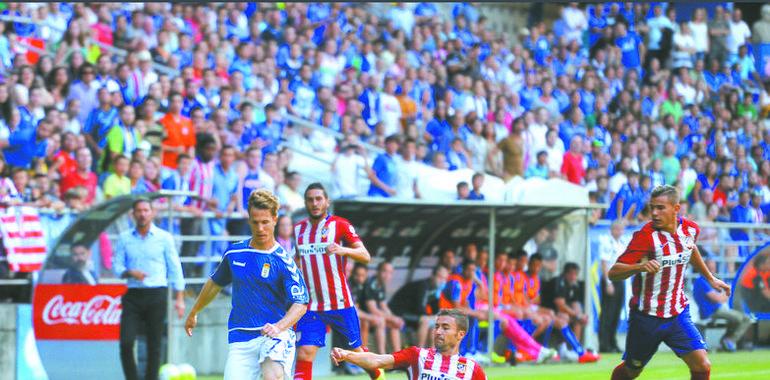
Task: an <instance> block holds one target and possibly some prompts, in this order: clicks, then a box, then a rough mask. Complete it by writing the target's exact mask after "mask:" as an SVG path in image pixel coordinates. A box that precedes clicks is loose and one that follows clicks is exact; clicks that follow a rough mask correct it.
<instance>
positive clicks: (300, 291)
mask: <svg viewBox="0 0 770 380" xmlns="http://www.w3.org/2000/svg"><path fill="white" fill-rule="evenodd" d="M249 243H250V240H244V241H241V242H238V243H235V244H232V245H231V246H230V247H229V248H228V249H227V251H225V254H224V256H223V257H222V261H221V262H220V263H219V266H217V268H216V269H215V270H214V272H213V273H212V274H211V280H212V281H214V283H216V284H217V285H219V286H227V285H229V284H232V285H233V290H232V310H231V311H230V319H229V321H228V324H227V327H228V341H229V342H230V343H233V342H245V341H249V340H251V339H254V338H256V337H258V336H260V335H261V333H260V332H259V330H260V328H261V327H262V326H264V325H265V324H266V323H276V322H278V321H279V320H280V319H281V318H283V316H284V315H286V311H287V310H289V307H291V305H292V304H295V303H299V304H307V303H308V301H309V297H308V292H307V288H306V286H305V280H303V279H302V274H301V273H300V271H299V269H298V268H297V265H296V264H295V263H294V260H293V259H292V257H291V256H290V255H289V254H288V253H286V251H284V249H283V248H281V246H280V245H278V244H275V245H274V246H273V248H271V249H270V250H269V251H260V250H256V249H254V248H252V247H251V246H249Z"/></svg>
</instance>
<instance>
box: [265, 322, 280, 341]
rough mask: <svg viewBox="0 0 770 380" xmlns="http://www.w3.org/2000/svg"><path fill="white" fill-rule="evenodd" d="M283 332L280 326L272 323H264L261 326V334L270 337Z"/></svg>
mask: <svg viewBox="0 0 770 380" xmlns="http://www.w3.org/2000/svg"><path fill="white" fill-rule="evenodd" d="M282 332H283V330H281V328H280V327H278V326H276V325H274V324H272V323H266V324H265V325H264V326H262V335H267V336H269V337H271V338H277V337H278V335H280V334H281V333H282Z"/></svg>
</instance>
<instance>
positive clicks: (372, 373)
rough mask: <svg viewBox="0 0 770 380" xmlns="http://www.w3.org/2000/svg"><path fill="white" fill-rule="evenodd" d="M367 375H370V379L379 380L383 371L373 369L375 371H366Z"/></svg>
mask: <svg viewBox="0 0 770 380" xmlns="http://www.w3.org/2000/svg"><path fill="white" fill-rule="evenodd" d="M365 371H366V373H367V374H368V375H369V378H370V379H372V380H377V379H378V378H379V377H380V375H381V374H382V370H381V369H379V368H376V369H373V370H368V369H367V370H365Z"/></svg>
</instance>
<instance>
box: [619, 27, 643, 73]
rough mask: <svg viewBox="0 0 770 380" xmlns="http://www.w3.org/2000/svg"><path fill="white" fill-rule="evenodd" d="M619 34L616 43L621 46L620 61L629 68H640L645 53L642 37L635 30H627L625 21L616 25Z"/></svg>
mask: <svg viewBox="0 0 770 380" xmlns="http://www.w3.org/2000/svg"><path fill="white" fill-rule="evenodd" d="M615 30H616V33H617V35H618V37H617V38H615V45H616V46H617V47H619V48H620V51H621V57H620V62H621V63H623V66H625V68H627V69H639V68H641V65H642V60H641V56H642V55H644V43H642V39H641V38H640V37H639V35H637V34H636V33H634V32H629V31H628V30H627V25H626V24H625V22H619V23H617V26H615Z"/></svg>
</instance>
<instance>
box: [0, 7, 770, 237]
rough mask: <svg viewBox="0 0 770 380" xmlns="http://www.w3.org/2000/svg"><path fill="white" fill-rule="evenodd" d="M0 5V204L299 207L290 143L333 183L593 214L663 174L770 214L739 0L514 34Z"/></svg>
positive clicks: (565, 22) (622, 205) (339, 11)
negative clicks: (519, 192)
mask: <svg viewBox="0 0 770 380" xmlns="http://www.w3.org/2000/svg"><path fill="white" fill-rule="evenodd" d="M5 8H6V9H5V10H3V12H2V13H3V15H4V16H23V17H30V18H32V19H33V20H34V21H35V23H24V22H14V21H7V22H5V23H4V24H0V25H2V26H0V28H3V32H2V35H1V36H0V65H2V66H3V82H2V84H0V146H1V147H2V150H3V165H2V180H0V197H2V200H3V202H5V203H10V204H15V203H24V204H34V205H37V206H47V207H53V208H63V207H69V208H73V209H84V208H87V207H89V206H91V205H93V204H94V202H98V201H100V200H102V199H108V198H111V197H114V196H118V195H122V194H127V193H132V192H133V193H141V192H147V191H154V190H157V189H162V188H163V189H191V190H193V191H195V192H197V193H199V194H201V195H204V196H205V197H206V201H205V202H192V201H190V200H185V199H180V200H177V201H176V203H177V204H176V206H177V207H178V208H179V209H180V210H186V211H190V212H194V213H199V212H200V211H206V210H209V211H216V212H222V213H225V212H232V211H242V210H243V201H242V200H243V199H245V197H244V196H243V194H248V192H249V191H251V190H253V189H257V188H263V187H265V188H269V189H272V190H274V191H277V193H278V194H279V195H280V197H281V199H282V202H283V207H284V209H285V211H292V210H295V209H297V208H301V207H302V206H301V202H300V199H301V194H299V193H298V186H299V183H300V182H301V178H300V176H299V174H298V173H295V172H287V167H288V163H289V161H290V159H291V155H292V153H291V151H290V150H289V149H288V148H287V147H289V146H291V147H292V148H293V149H300V150H302V151H304V152H310V153H313V152H327V153H329V152H335V153H336V154H337V156H336V159H335V160H334V164H333V166H332V170H333V173H334V180H335V183H336V185H337V189H336V190H337V192H338V194H340V196H342V197H350V196H357V195H369V196H374V197H400V198H419V197H420V193H419V190H418V189H417V187H416V186H415V181H414V177H415V175H416V174H415V173H416V167H417V166H418V165H432V166H434V167H436V168H441V169H446V170H456V169H459V168H471V169H473V170H474V171H477V172H479V173H488V174H492V175H496V176H499V177H502V178H504V179H506V180H508V179H510V178H512V177H515V176H521V177H524V178H531V177H540V178H555V177H556V178H564V179H566V180H568V181H570V182H573V183H575V184H579V185H582V186H585V187H586V188H588V189H589V190H590V192H591V193H590V194H591V200H592V201H595V202H601V203H606V204H609V205H610V207H609V209H608V210H607V211H606V212H605V213H603V215H598V217H602V218H607V219H616V218H627V219H629V220H637V219H644V217H645V210H644V204H645V200H646V198H647V197H648V195H649V192H650V190H651V189H652V188H653V187H655V186H657V185H660V184H675V185H677V186H678V187H679V188H680V189H681V190H682V196H683V200H685V201H686V202H685V210H684V212H685V214H687V215H691V216H692V217H694V218H695V219H696V220H701V221H705V220H712V221H713V220H722V221H733V222H744V223H761V222H766V221H767V214H768V210H767V205H768V203H770V189H769V188H768V178H770V129H768V124H766V117H767V116H768V111H770V96H768V86H767V84H766V83H763V82H762V81H761V80H760V75H759V73H758V72H757V71H756V69H755V65H754V62H753V55H752V54H750V50H751V48H752V44H751V42H752V40H751V37H752V36H751V30H750V28H749V26H748V25H747V24H746V23H745V22H744V21H742V19H741V18H742V15H741V11H740V9H737V8H736V9H735V10H733V11H730V10H728V9H725V8H722V7H721V6H720V7H716V10H715V11H714V15H713V16H712V17H709V16H708V15H707V14H706V12H705V9H698V10H696V11H695V12H694V14H693V15H692V17H691V20H690V21H688V22H683V23H677V22H676V20H677V17H676V10H675V9H674V7H667V6H666V4H656V5H651V4H630V3H607V4H601V5H596V6H594V5H589V6H586V7H582V6H580V7H579V6H577V5H576V4H569V5H565V6H563V9H562V13H561V18H560V19H557V20H555V21H554V22H553V25H552V27H550V28H546V23H545V22H540V21H538V22H535V23H534V24H533V25H532V26H531V27H530V28H528V29H526V28H525V29H522V30H521V32H520V34H519V35H517V36H513V35H505V34H496V33H493V32H492V31H490V30H489V28H488V26H487V24H486V19H485V17H484V16H481V15H480V12H479V10H478V9H477V7H476V6H474V5H470V4H467V3H458V4H456V5H454V7H453V9H452V17H453V19H451V20H445V19H444V18H442V17H441V15H440V13H439V10H438V7H437V5H435V4H429V3H421V4H399V5H396V6H393V7H389V8H388V10H387V11H386V12H384V13H377V12H371V9H370V6H368V5H363V4H332V5H329V4H285V5H283V4H282V5H280V6H277V5H269V4H253V3H252V4H246V3H241V4H223V5H217V6H214V7H210V6H208V5H192V4H174V5H168V4H157V3H156V4H120V3H114V4H100V5H84V4H69V3H61V4H16V3H9V4H8V5H5ZM29 45H33V46H37V47H38V50H32V49H33V48H32V47H28V46H29ZM110 46H111V47H114V48H117V49H124V50H113V49H111V48H110ZM39 49H43V50H44V51H47V52H50V53H49V54H43V53H42V52H40V51H39ZM116 51H117V52H121V53H117V52H116ZM160 66H165V67H167V68H171V70H162V68H161V67H160ZM288 114H293V115H296V116H298V117H301V118H304V119H307V120H309V121H311V122H314V123H317V124H319V125H321V126H322V127H323V128H328V129H330V130H333V131H337V132H341V133H342V134H343V135H344V138H343V139H341V140H339V141H338V140H337V139H335V137H333V135H332V134H327V133H323V132H320V131H317V130H311V129H305V128H302V127H299V126H296V125H293V124H292V123H290V122H289V121H288V120H287V118H286V116H287V115H288ZM361 142H367V143H371V144H374V145H376V146H380V147H382V148H384V149H385V152H384V153H381V154H379V155H377V156H376V157H370V153H368V152H367V151H365V150H363V148H362V147H361V144H360V143H361ZM358 170H365V171H366V172H367V173H368V176H369V179H370V180H371V183H372V185H371V187H370V189H369V190H368V192H367V194H359V187H358V182H359V181H360V179H359V177H358V175H357V172H358ZM478 180H479V181H480V182H483V177H481V176H479V177H478ZM475 181H476V180H474V182H475ZM458 198H461V199H483V193H482V192H481V188H480V186H479V187H477V186H474V190H473V191H471V189H470V188H469V186H468V184H467V183H465V184H458ZM731 235H732V238H733V239H739V240H740V239H744V238H745V233H743V232H742V231H739V230H736V231H733V232H732V233H731Z"/></svg>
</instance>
